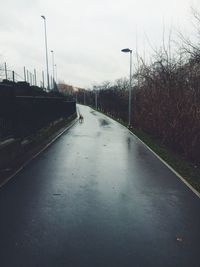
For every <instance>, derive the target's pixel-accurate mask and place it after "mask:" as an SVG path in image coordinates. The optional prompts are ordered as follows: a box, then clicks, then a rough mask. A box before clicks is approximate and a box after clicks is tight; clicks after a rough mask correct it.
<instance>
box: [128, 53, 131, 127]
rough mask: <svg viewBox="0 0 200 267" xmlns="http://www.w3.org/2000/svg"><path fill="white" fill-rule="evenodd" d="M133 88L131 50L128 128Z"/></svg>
mask: <svg viewBox="0 0 200 267" xmlns="http://www.w3.org/2000/svg"><path fill="white" fill-rule="evenodd" d="M131 87H132V50H130V84H129V94H128V95H129V96H128V103H129V105H128V106H129V108H128V126H129V127H130V125H131Z"/></svg>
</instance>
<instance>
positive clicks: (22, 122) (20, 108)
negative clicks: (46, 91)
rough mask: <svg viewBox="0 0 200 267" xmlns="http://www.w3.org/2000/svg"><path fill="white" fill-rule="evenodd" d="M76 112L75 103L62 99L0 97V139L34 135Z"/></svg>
mask: <svg viewBox="0 0 200 267" xmlns="http://www.w3.org/2000/svg"><path fill="white" fill-rule="evenodd" d="M75 112H76V103H75V102H74V101H71V102H69V101H66V100H65V99H64V98H62V97H45V96H35V97H34V96H6V97H0V138H1V139H4V138H6V137H8V136H15V137H22V136H26V135H29V134H31V133H34V132H35V131H37V130H38V129H40V128H42V127H44V126H45V125H47V124H49V123H50V122H52V121H55V120H57V119H59V118H67V117H69V116H71V115H73V114H75Z"/></svg>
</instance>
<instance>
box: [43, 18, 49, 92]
mask: <svg viewBox="0 0 200 267" xmlns="http://www.w3.org/2000/svg"><path fill="white" fill-rule="evenodd" d="M41 18H43V20H44V33H45V48H46V67H47V90H49V89H50V85H49V64H48V48H47V27H46V18H45V16H43V15H42V16H41Z"/></svg>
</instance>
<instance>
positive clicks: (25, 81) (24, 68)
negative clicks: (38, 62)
mask: <svg viewBox="0 0 200 267" xmlns="http://www.w3.org/2000/svg"><path fill="white" fill-rule="evenodd" d="M24 81H25V82H26V67H24Z"/></svg>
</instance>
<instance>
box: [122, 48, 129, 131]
mask: <svg viewBox="0 0 200 267" xmlns="http://www.w3.org/2000/svg"><path fill="white" fill-rule="evenodd" d="M121 51H122V52H124V53H130V81H129V93H128V127H130V126H131V89H132V50H131V49H129V48H124V49H122V50H121Z"/></svg>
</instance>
